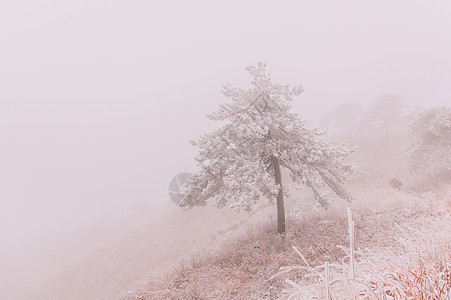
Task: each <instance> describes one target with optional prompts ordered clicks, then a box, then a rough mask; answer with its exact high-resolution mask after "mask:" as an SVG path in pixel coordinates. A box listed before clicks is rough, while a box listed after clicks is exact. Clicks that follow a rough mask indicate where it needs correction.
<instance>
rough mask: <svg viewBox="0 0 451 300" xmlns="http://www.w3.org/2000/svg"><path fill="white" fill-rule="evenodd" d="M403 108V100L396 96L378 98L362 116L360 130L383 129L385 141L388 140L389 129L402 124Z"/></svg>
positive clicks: (388, 95)
mask: <svg viewBox="0 0 451 300" xmlns="http://www.w3.org/2000/svg"><path fill="white" fill-rule="evenodd" d="M405 107H406V105H405V103H404V100H403V99H402V98H400V97H398V96H396V95H390V94H387V95H383V96H380V97H379V98H378V99H377V100H376V101H374V102H373V104H372V105H371V106H370V107H369V108H368V111H367V112H366V114H365V115H364V117H363V119H362V121H361V125H362V129H364V130H365V129H366V130H368V129H378V128H384V131H385V140H388V139H389V129H390V128H391V127H393V126H394V125H396V124H400V123H401V122H402V120H403V118H402V114H403V112H404V110H405Z"/></svg>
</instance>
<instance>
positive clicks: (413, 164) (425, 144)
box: [405, 106, 451, 175]
mask: <svg viewBox="0 0 451 300" xmlns="http://www.w3.org/2000/svg"><path fill="white" fill-rule="evenodd" d="M405 153H406V154H405V162H406V164H407V167H408V168H409V170H410V171H411V172H412V173H420V172H421V173H425V172H430V173H432V175H436V174H438V173H440V172H441V171H450V170H451V108H449V107H446V106H437V107H431V108H424V107H423V108H419V107H418V108H417V109H416V111H415V112H414V113H413V114H412V116H411V118H410V123H409V128H408V132H407V141H406V149H405Z"/></svg>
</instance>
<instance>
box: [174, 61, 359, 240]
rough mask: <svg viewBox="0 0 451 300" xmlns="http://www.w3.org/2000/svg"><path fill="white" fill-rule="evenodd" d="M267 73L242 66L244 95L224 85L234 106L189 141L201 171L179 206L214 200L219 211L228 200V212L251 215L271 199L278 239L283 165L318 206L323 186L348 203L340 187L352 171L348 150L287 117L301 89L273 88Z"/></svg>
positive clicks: (291, 115) (295, 117) (282, 229)
mask: <svg viewBox="0 0 451 300" xmlns="http://www.w3.org/2000/svg"><path fill="white" fill-rule="evenodd" d="M265 68H266V65H265V64H262V63H259V64H258V65H257V66H251V67H248V68H247V71H249V73H250V74H251V75H252V77H253V80H252V82H251V83H252V88H250V89H241V88H233V87H231V86H230V85H227V86H225V87H224V89H223V94H224V95H225V96H226V97H229V98H231V100H232V101H231V102H230V103H226V104H222V105H221V106H220V108H219V110H218V111H217V112H216V113H214V114H211V115H209V116H208V117H209V118H210V119H212V120H215V121H221V122H223V123H225V125H224V126H223V127H221V128H220V129H218V130H215V131H214V132H212V133H210V134H206V135H204V136H202V137H201V138H200V139H199V140H198V141H196V142H192V144H193V145H194V146H197V147H198V148H199V154H198V156H197V158H196V159H197V160H198V161H199V162H200V166H201V170H200V171H198V172H197V173H195V174H194V175H193V176H191V177H190V178H189V179H188V181H187V183H186V184H185V185H184V187H183V189H182V192H181V196H182V200H181V201H180V202H179V205H180V206H181V207H185V208H190V207H192V206H196V205H206V203H207V200H208V199H210V198H212V199H215V200H216V206H217V207H223V206H225V205H226V203H227V202H229V201H230V202H232V203H231V205H230V207H231V208H234V209H236V210H239V209H241V208H242V209H245V210H247V211H249V210H251V207H252V205H254V204H255V203H256V202H257V200H258V199H259V198H260V196H266V197H267V198H268V199H270V201H273V200H274V199H276V200H277V224H278V225H277V228H278V232H279V233H284V232H285V210H284V199H283V197H284V191H283V185H282V175H281V167H283V168H286V169H287V170H288V171H289V174H290V176H291V178H292V180H293V181H294V182H295V183H298V184H304V185H306V186H308V187H309V188H310V189H311V190H312V191H313V194H314V197H315V198H316V199H317V201H319V202H320V203H321V204H323V205H326V204H327V200H326V199H325V197H324V194H323V188H325V187H329V188H330V189H332V190H333V191H334V192H335V193H336V194H337V195H338V196H339V197H341V198H343V199H346V200H348V201H350V200H351V196H350V194H349V193H348V192H347V191H346V189H345V187H344V183H345V180H346V179H348V178H349V176H350V174H351V173H352V167H351V165H350V164H348V163H345V162H344V160H345V158H346V157H347V156H348V155H349V154H350V150H348V149H346V148H344V147H343V146H337V145H334V144H332V143H329V142H326V141H324V140H321V139H319V136H320V135H321V132H320V131H319V130H316V129H315V130H309V129H307V128H305V126H304V123H303V122H302V121H301V120H300V119H299V117H298V115H297V114H294V113H291V112H290V109H291V101H292V99H293V97H294V96H298V95H299V94H300V93H301V92H302V91H303V90H302V87H301V86H300V85H299V86H297V87H294V88H290V86H288V85H281V84H274V83H272V82H271V77H270V75H269V74H268V73H266V70H265Z"/></svg>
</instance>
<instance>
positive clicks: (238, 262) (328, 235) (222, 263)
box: [128, 190, 451, 300]
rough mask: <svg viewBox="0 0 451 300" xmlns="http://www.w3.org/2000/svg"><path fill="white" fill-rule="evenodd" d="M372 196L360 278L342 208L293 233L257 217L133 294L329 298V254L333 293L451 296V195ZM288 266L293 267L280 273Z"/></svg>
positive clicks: (365, 214)
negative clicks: (351, 270) (351, 272)
mask: <svg viewBox="0 0 451 300" xmlns="http://www.w3.org/2000/svg"><path fill="white" fill-rule="evenodd" d="M385 193H389V194H390V195H387V194H385ZM396 193H398V192H396ZM365 196H369V197H368V198H371V200H368V201H369V202H373V203H374V205H371V206H368V202H367V201H361V202H360V203H359V201H356V203H355V204H353V206H354V208H353V215H354V220H355V224H356V228H355V243H356V245H357V247H359V249H365V250H357V249H356V275H355V279H354V280H352V281H353V282H354V284H350V282H351V281H350V280H349V278H348V277H349V276H348V268H347V265H348V264H349V258H348V257H346V252H344V251H343V249H346V247H348V245H349V244H348V220H347V216H346V212H345V210H343V209H341V210H340V209H336V210H332V211H328V212H323V211H322V212H321V211H320V212H310V213H308V214H303V216H302V217H301V218H290V219H289V220H288V223H287V225H288V226H287V228H288V233H287V235H286V236H285V237H282V236H280V235H277V234H276V233H275V231H274V228H275V221H274V220H269V221H268V220H265V221H261V222H260V223H259V224H255V223H254V224H253V225H252V224H250V225H251V226H252V228H247V229H246V230H242V231H240V236H239V237H238V238H237V237H233V238H230V239H229V240H228V241H227V242H226V243H224V244H223V245H222V246H221V247H220V248H219V249H217V250H216V251H211V252H209V253H199V254H198V255H197V256H195V257H193V258H192V260H191V261H190V262H186V263H184V264H183V265H181V266H180V267H179V268H177V269H176V270H175V271H174V272H172V273H168V274H166V275H165V276H164V277H162V278H160V279H159V280H154V281H151V282H150V283H149V284H147V285H146V286H145V287H144V288H142V289H141V290H140V291H137V292H135V293H131V294H130V295H129V296H128V299H130V300H131V299H135V300H137V299H140V300H147V299H279V298H288V297H296V299H298V298H299V299H325V294H324V293H325V292H326V290H325V287H324V283H323V281H324V280H325V277H324V274H323V273H324V271H325V269H324V262H326V261H327V262H330V265H329V277H328V279H330V291H329V292H330V293H331V295H333V298H332V299H350V298H349V296H350V295H352V293H354V294H355V295H357V294H359V293H360V294H361V295H360V297H361V298H357V299H373V298H374V299H408V298H409V297H411V299H445V298H443V297H446V296H443V295H446V290H447V289H449V286H450V283H449V268H450V266H449V263H450V261H451V258H450V253H451V252H450V248H449V245H450V240H449V237H448V236H450V234H449V232H450V231H447V230H449V229H450V227H449V225H448V227H446V226H444V225H443V224H451V221H450V211H449V207H448V205H449V202H447V200H444V201H441V200H440V201H441V202H440V201H439V200H438V199H436V198H434V197H432V196H428V197H426V198H419V197H416V196H414V195H407V194H405V193H398V194H393V191H386V190H379V191H377V192H373V193H372V194H366V195H365ZM378 197H380V199H378ZM384 199H385V200H384ZM386 199H391V200H386ZM384 201H385V202H384ZM439 202H440V203H439ZM369 207H370V208H369ZM448 221H449V222H448ZM447 222H448V223H447ZM418 226H420V227H418ZM410 227H414V228H420V229H421V231H414V230H411V229H408V228H410ZM400 228H402V230H400ZM438 229H440V230H438ZM446 233H448V234H446ZM395 238H396V239H395ZM337 245H344V246H345V247H344V248H343V249H341V248H339V247H337ZM292 246H296V248H297V249H298V250H299V252H300V253H302V255H303V257H304V258H303V259H305V262H304V261H303V259H301V258H300V257H299V256H297V255H296V254H295V253H294V252H293V249H292ZM375 248H377V249H376V250H374V251H370V250H367V249H375ZM306 263H307V264H308V265H309V266H317V267H315V268H314V267H308V266H306ZM289 266H294V267H291V268H290V267H289ZM283 267H288V268H285V269H283ZM281 268H282V269H281ZM280 271H290V272H281V273H280V274H279V276H274V275H275V274H277V273H278V272H280ZM447 276H448V277H447ZM321 278H322V279H321ZM286 280H288V283H287V282H286ZM322 280H323V281H322ZM378 292H379V296H376V295H378V294H377V293H378ZM365 293H366V294H365ZM396 293H398V294H396ZM422 293H423V294H422ZM440 293H441V294H440ZM315 295H316V297H317V298H315ZM365 295H366V296H365ZM390 295H392V296H391V297H392V298H390ZM431 295H434V296H431ZM437 295H440V296H437ZM301 296H302V297H301ZM435 296H437V297H439V298H434V297H435ZM365 297H366V298H365ZM371 297H373V298H371ZM383 297H385V298H383ZM421 297H422V298H421ZM440 297H441V298H440Z"/></svg>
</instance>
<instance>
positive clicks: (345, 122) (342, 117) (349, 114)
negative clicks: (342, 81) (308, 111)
mask: <svg viewBox="0 0 451 300" xmlns="http://www.w3.org/2000/svg"><path fill="white" fill-rule="evenodd" d="M362 112H363V109H362V105H361V104H359V103H354V102H347V103H343V104H342V105H340V106H339V107H337V108H335V109H333V110H331V111H329V112H328V113H327V114H326V115H325V116H324V117H323V118H322V119H321V121H320V123H319V126H320V128H321V129H323V130H326V131H327V132H330V133H338V134H341V135H344V136H349V135H351V134H353V133H355V132H356V131H357V130H358V128H359V123H360V121H361V117H362Z"/></svg>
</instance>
